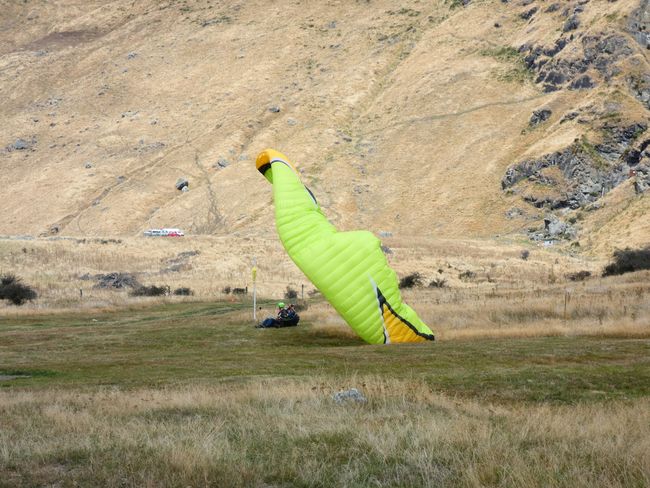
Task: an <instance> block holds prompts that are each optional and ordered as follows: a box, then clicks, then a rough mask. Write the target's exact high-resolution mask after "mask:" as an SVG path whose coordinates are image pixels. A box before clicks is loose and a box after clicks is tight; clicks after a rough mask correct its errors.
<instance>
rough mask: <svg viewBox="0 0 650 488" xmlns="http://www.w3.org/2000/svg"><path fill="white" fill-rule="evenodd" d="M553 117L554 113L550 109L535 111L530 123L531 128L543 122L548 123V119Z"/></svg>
mask: <svg viewBox="0 0 650 488" xmlns="http://www.w3.org/2000/svg"><path fill="white" fill-rule="evenodd" d="M551 115H553V111H552V110H550V109H548V108H543V109H540V110H535V111H533V115H531V117H530V121H529V122H528V126H529V127H535V126H537V125H539V124H541V123H542V122H546V121H547V120H548V118H549V117H550V116H551Z"/></svg>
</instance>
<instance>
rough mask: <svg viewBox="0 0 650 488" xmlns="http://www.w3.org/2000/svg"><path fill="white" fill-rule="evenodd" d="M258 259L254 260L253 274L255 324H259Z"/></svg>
mask: <svg viewBox="0 0 650 488" xmlns="http://www.w3.org/2000/svg"><path fill="white" fill-rule="evenodd" d="M256 265H257V259H256V258H253V269H252V270H251V271H252V274H253V322H255V323H256V324H257V288H256V286H255V285H256V280H257V266H256Z"/></svg>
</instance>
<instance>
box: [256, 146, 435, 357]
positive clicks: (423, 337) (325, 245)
mask: <svg viewBox="0 0 650 488" xmlns="http://www.w3.org/2000/svg"><path fill="white" fill-rule="evenodd" d="M256 166H257V169H258V170H259V171H260V173H262V174H263V175H264V177H265V178H266V179H267V180H268V181H269V182H270V183H272V184H273V200H274V202H275V223H276V227H277V229H278V234H279V236H280V240H281V241H282V244H283V245H284V248H285V249H286V250H287V253H288V254H289V256H290V257H291V259H292V260H293V261H294V262H295V263H296V265H297V266H298V267H299V268H300V269H301V270H302V272H303V273H305V275H306V276H307V278H309V280H310V281H311V282H312V283H313V284H314V286H315V287H316V288H318V290H319V291H320V292H321V293H322V294H323V296H325V298H326V299H327V300H328V301H329V302H330V303H331V304H332V306H333V307H334V308H335V309H336V311H337V312H338V313H339V314H340V315H341V316H342V317H343V319H344V320H345V321H346V322H347V323H348V325H349V326H350V327H352V329H354V330H355V332H356V333H357V334H359V336H361V338H362V339H364V340H365V341H366V342H369V343H370V344H382V343H390V342H421V341H427V340H434V335H433V333H432V332H431V330H430V329H429V327H427V325H426V324H425V323H424V322H422V321H421V320H420V318H419V317H418V316H417V314H416V313H415V312H414V311H413V309H411V307H409V306H408V305H406V304H405V303H403V302H402V298H401V296H400V292H399V288H398V282H397V276H396V274H395V272H394V271H393V270H392V269H391V268H390V267H389V266H388V263H387V262H386V257H385V256H384V253H383V252H382V250H381V244H380V242H379V239H377V238H376V237H375V236H374V235H373V234H371V233H370V232H367V231H353V232H338V231H337V230H336V228H334V226H333V225H332V224H331V223H330V222H329V221H328V220H327V218H326V217H325V215H324V214H323V212H322V211H321V209H320V207H319V206H318V203H317V202H316V199H315V198H314V195H313V194H312V193H311V192H310V191H309V189H308V188H307V187H305V186H304V185H303V184H302V182H301V181H300V177H299V176H298V172H297V171H296V169H295V168H294V167H293V165H292V164H291V163H290V162H289V160H288V159H287V158H286V156H284V155H283V154H282V153H280V152H278V151H275V150H273V149H267V150H265V151H263V152H262V153H260V155H259V156H258V157H257V162H256Z"/></svg>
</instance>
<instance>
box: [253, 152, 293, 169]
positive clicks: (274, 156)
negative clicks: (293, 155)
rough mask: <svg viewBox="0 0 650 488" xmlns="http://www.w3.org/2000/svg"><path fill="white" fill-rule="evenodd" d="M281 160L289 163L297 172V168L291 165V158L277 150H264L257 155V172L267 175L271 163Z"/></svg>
mask: <svg viewBox="0 0 650 488" xmlns="http://www.w3.org/2000/svg"><path fill="white" fill-rule="evenodd" d="M278 159H279V160H281V161H284V162H285V163H287V164H288V165H289V166H290V167H291V168H292V169H293V170H294V171H296V168H295V167H294V166H293V165H292V164H291V162H290V161H289V158H287V157H286V156H285V155H284V154H282V153H281V152H280V151H276V150H275V149H264V151H262V152H261V153H259V154H258V155H257V159H256V160H255V167H256V168H257V171H259V172H260V173H262V174H264V173H266V170H267V169H268V168H269V167H270V165H271V162H272V161H275V160H278Z"/></svg>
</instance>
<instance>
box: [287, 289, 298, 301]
mask: <svg viewBox="0 0 650 488" xmlns="http://www.w3.org/2000/svg"><path fill="white" fill-rule="evenodd" d="M296 298H298V292H297V291H296V290H294V289H293V288H291V287H290V286H287V290H286V291H285V292H284V299H285V300H295V299H296Z"/></svg>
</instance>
